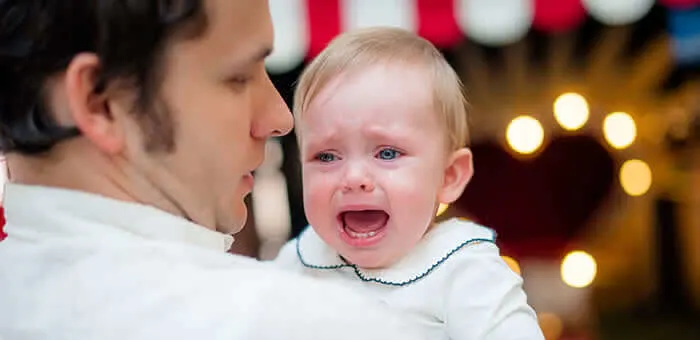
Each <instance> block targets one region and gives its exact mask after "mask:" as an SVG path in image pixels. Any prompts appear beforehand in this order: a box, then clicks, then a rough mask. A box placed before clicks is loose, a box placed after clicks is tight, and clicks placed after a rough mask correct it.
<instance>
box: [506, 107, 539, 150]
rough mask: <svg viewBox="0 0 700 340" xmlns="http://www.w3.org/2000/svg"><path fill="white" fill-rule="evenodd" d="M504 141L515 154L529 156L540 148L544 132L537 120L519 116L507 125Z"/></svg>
mask: <svg viewBox="0 0 700 340" xmlns="http://www.w3.org/2000/svg"><path fill="white" fill-rule="evenodd" d="M506 140H507V141H508V145H510V147H511V148H513V150H515V151H516V152H518V153H521V154H530V153H533V152H535V151H536V150H537V149H539V148H540V146H542V141H543V140H544V130H543V129H542V125H541V124H540V122H539V121H537V119H535V118H532V117H530V116H519V117H517V118H515V119H513V120H512V121H511V122H510V124H508V129H507V130H506Z"/></svg>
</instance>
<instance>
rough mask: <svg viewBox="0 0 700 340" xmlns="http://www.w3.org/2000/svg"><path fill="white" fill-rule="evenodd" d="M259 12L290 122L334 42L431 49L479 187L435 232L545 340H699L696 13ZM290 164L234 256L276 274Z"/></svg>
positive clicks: (686, 9) (464, 1) (514, 2)
mask: <svg viewBox="0 0 700 340" xmlns="http://www.w3.org/2000/svg"><path fill="white" fill-rule="evenodd" d="M270 6H271V10H272V15H273V21H274V25H275V52H274V54H273V55H272V56H271V57H270V58H269V60H268V61H267V66H268V70H269V73H270V75H271V77H272V79H273V81H274V83H275V85H276V87H277V88H278V90H279V91H280V93H282V95H283V97H284V98H285V100H286V101H287V103H288V105H290V106H291V104H292V93H293V91H294V86H295V82H296V80H297V78H298V76H299V74H300V72H301V70H303V68H304V66H305V65H306V63H307V62H308V61H309V60H310V59H311V58H313V57H314V56H315V55H316V54H318V53H319V52H320V50H322V49H323V48H324V47H325V45H326V44H327V43H328V42H329V41H330V40H331V39H332V38H333V37H335V36H336V35H338V34H339V33H341V32H343V31H346V30H349V29H353V28H359V27H366V26H377V25H381V26H397V27H402V28H406V29H409V30H411V31H414V32H416V33H417V34H420V35H421V36H423V37H425V38H427V39H428V40H430V41H432V42H433V43H434V44H435V45H436V46H438V47H439V48H440V49H441V51H442V52H443V53H444V55H445V57H446V58H447V59H448V61H449V62H450V63H451V64H452V66H453V67H454V68H455V70H456V71H457V72H458V74H459V75H460V77H461V78H462V81H463V82H464V84H465V87H466V92H467V95H468V100H469V102H470V117H469V119H470V124H471V134H472V141H471V148H472V150H473V153H474V162H475V176H474V178H473V180H472V182H471V183H470V184H469V186H468V188H467V190H466V191H465V193H464V195H463V196H462V198H461V199H460V200H459V201H457V202H456V203H455V204H453V205H451V206H445V207H443V208H444V209H441V211H440V212H439V213H440V216H439V217H438V218H448V217H453V216H459V217H464V218H468V219H471V220H474V221H476V222H478V223H481V224H484V225H486V226H489V227H491V228H493V229H495V230H496V231H497V232H498V234H499V240H498V244H499V246H500V247H501V250H502V255H503V256H504V259H505V260H506V261H507V262H508V263H509V264H510V265H511V267H512V268H513V270H515V271H516V272H518V273H520V274H521V275H522V276H523V278H524V280H525V290H526V292H527V294H528V297H529V302H530V304H531V305H532V306H533V307H534V308H535V309H536V310H537V311H538V313H539V316H540V323H541V326H542V328H543V330H544V332H545V334H546V336H547V339H548V340H551V339H562V340H564V339H700V0H270ZM298 162H299V160H298V149H297V145H296V140H295V136H294V135H289V136H286V137H284V138H280V139H278V140H273V141H271V142H269V143H268V150H267V160H266V162H265V164H264V165H263V167H261V169H260V170H258V171H257V172H256V184H255V189H254V191H253V194H252V196H251V199H250V200H249V206H250V211H251V216H252V218H250V219H249V221H248V226H247V227H246V228H245V229H244V231H243V232H242V233H241V234H239V235H237V236H236V240H237V241H236V244H235V246H234V249H232V252H234V253H238V254H243V255H247V256H252V257H257V258H260V259H272V258H274V256H275V255H276V254H277V251H278V250H279V248H280V247H281V246H282V245H283V244H284V243H285V242H286V241H287V240H288V239H290V238H292V237H294V236H296V235H297V234H298V233H299V232H300V231H301V230H302V229H303V228H304V227H305V226H306V220H305V217H304V211H303V204H302V199H301V180H300V179H301V174H300V168H299V163H298ZM0 180H2V178H0ZM0 238H2V235H1V232H0ZM475 294H478V292H475Z"/></svg>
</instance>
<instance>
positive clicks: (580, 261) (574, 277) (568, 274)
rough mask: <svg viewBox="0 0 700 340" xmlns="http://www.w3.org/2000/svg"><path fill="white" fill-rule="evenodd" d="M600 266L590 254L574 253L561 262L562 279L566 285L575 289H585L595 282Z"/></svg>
mask: <svg viewBox="0 0 700 340" xmlns="http://www.w3.org/2000/svg"><path fill="white" fill-rule="evenodd" d="M597 272H598V265H597V264H596V261H595V259H594V258H593V256H591V255H590V254H588V253H586V252H584V251H573V252H571V253H569V254H567V255H566V257H564V260H563V261H562V262H561V278H562V281H564V283H566V284H567V285H569V286H571V287H574V288H584V287H587V286H589V285H590V284H591V283H593V280H595V276H596V273H597Z"/></svg>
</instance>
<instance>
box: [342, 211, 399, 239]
mask: <svg viewBox="0 0 700 340" xmlns="http://www.w3.org/2000/svg"><path fill="white" fill-rule="evenodd" d="M340 221H341V222H342V224H343V230H344V231H345V233H346V234H347V235H348V236H350V237H352V238H355V239H366V238H370V237H373V236H376V235H377V233H378V232H379V231H380V230H382V229H383V228H384V227H385V226H386V224H387V222H388V221H389V214H387V213H386V212H385V211H384V210H359V211H346V212H343V213H341V214H340Z"/></svg>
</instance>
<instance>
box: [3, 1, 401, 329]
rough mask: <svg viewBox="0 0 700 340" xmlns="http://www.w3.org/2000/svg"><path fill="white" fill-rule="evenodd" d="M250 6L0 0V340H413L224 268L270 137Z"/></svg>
mask: <svg viewBox="0 0 700 340" xmlns="http://www.w3.org/2000/svg"><path fill="white" fill-rule="evenodd" d="M272 41H273V37H272V27H271V20H270V14H269V9H268V5H267V2H266V1H263V0H201V1H197V0H158V1H157V0H133V1H130V0H129V1H127V0H0V148H1V151H2V152H4V153H6V156H7V163H8V167H9V174H10V178H11V181H12V182H13V183H12V184H9V185H8V186H7V187H6V190H5V198H4V205H5V210H6V216H7V225H6V227H5V232H6V233H7V235H8V236H7V238H6V239H5V240H4V241H2V242H1V243H0V338H1V339H71V340H79V339H359V338H362V339H412V338H414V335H412V333H411V331H410V330H408V329H406V328H405V325H403V324H401V320H400V318H399V317H397V316H395V315H394V314H393V313H389V312H388V311H384V310H383V309H382V308H383V307H382V306H378V305H374V304H372V303H370V302H368V301H367V300H364V299H363V298H361V297H359V296H357V295H355V294H353V293H352V292H349V291H346V290H344V289H341V288H339V287H336V286H331V285H325V284H321V283H317V282H315V281H312V280H310V279H304V278H301V277H297V276H291V274H286V273H280V272H276V271H274V270H273V269H271V268H270V267H268V266H267V265H266V264H262V263H259V262H255V261H253V260H251V259H248V258H245V257H240V256H236V255H231V254H227V253H226V251H227V250H228V249H229V248H230V247H231V243H232V241H233V238H232V237H231V236H230V235H231V234H235V233H236V232H238V231H239V229H240V228H241V226H242V225H243V224H244V222H245V220H246V208H245V204H244V197H245V196H246V195H247V194H248V193H249V192H250V190H251V188H252V185H253V177H252V175H251V172H252V171H253V170H255V168H256V167H257V166H258V165H259V164H260V163H261V161H262V159H263V150H264V146H265V141H266V139H267V138H270V137H273V136H280V135H283V134H286V133H288V132H289V130H290V129H291V127H292V118H291V116H290V114H289V112H288V111H287V108H286V107H285V105H284V103H283V102H282V100H281V98H280V97H279V94H278V93H277V92H276V91H275V89H274V87H273V85H272V84H271V82H270V80H269V78H268V77H267V74H266V72H265V68H264V63H263V61H264V58H265V57H266V56H267V55H268V54H269V53H270V49H271V46H272Z"/></svg>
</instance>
